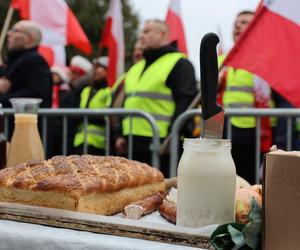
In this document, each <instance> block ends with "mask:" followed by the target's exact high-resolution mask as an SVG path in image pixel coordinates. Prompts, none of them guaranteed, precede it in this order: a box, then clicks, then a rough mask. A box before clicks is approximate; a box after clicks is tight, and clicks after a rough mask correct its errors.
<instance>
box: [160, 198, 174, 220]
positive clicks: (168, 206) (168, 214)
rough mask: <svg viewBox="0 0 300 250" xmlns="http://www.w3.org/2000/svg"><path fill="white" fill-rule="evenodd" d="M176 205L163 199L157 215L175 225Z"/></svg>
mask: <svg viewBox="0 0 300 250" xmlns="http://www.w3.org/2000/svg"><path fill="white" fill-rule="evenodd" d="M176 210H177V209H176V203H174V202H172V201H169V200H167V199H164V200H163V202H162V204H161V205H160V207H159V213H160V215H161V216H162V217H164V218H165V219H166V220H168V221H169V222H171V223H173V224H176Z"/></svg>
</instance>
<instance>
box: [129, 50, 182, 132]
mask: <svg viewBox="0 0 300 250" xmlns="http://www.w3.org/2000/svg"><path fill="white" fill-rule="evenodd" d="M181 58H184V54H182V53H178V52H176V53H168V54H165V55H163V56H161V57H160V58H159V59H157V60H156V61H155V62H153V63H152V64H151V65H149V66H148V68H147V69H146V70H145V71H144V67H145V60H142V61H140V62H138V63H137V64H135V65H134V66H132V67H131V68H130V70H129V71H128V73H127V74H126V78H125V94H126V99H125V103H124V108H125V109H139V110H142V111H145V112H148V113H150V114H151V115H153V116H154V118H155V120H156V124H157V126H158V129H159V134H160V137H161V138H164V137H166V136H167V134H168V128H169V126H170V121H171V118H172V116H173V114H174V111H175V103H174V100H173V98H172V92H171V89H170V88H169V87H167V86H166V80H167V78H168V76H169V74H170V72H171V71H172V69H173V68H174V66H175V64H176V63H177V62H178V60H180V59H181ZM129 125H130V119H129V118H126V119H124V120H123V134H124V135H128V134H129V133H130V132H131V133H132V134H133V135H138V136H147V137H151V136H152V135H153V132H152V128H151V126H150V124H149V122H148V121H146V120H145V119H143V118H141V117H133V118H132V131H129V130H130V127H129Z"/></svg>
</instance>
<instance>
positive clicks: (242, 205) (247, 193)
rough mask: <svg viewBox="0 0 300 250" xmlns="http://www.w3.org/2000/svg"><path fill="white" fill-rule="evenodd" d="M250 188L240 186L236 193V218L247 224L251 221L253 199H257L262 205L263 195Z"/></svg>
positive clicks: (237, 220) (239, 221)
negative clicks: (249, 216)
mask: <svg viewBox="0 0 300 250" xmlns="http://www.w3.org/2000/svg"><path fill="white" fill-rule="evenodd" d="M252 188H253V187H250V188H240V189H237V190H236V195H235V216H236V217H235V219H236V222H238V223H242V224H246V223H248V222H249V218H248V215H249V213H250V209H251V199H252V197H253V198H254V199H255V201H256V202H257V204H258V205H259V206H260V207H261V206H262V197H261V195H260V194H259V193H258V192H256V191H254V190H253V189H252Z"/></svg>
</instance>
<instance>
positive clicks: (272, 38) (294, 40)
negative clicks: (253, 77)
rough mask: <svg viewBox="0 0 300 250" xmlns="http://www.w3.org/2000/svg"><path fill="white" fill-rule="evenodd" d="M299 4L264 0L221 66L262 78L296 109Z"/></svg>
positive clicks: (299, 94)
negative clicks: (246, 71)
mask: <svg viewBox="0 0 300 250" xmlns="http://www.w3.org/2000/svg"><path fill="white" fill-rule="evenodd" d="M299 41H300V1H299V0H272V1H268V0H264V1H263V2H262V4H261V5H260V6H259V8H258V10H257V11H256V14H255V17H254V19H253V21H252V22H251V23H250V24H249V27H248V29H247V30H246V31H245V32H244V34H243V35H242V36H241V38H240V39H239V41H238V42H237V43H236V45H235V46H234V48H233V49H232V50H231V52H230V53H229V55H228V56H227V58H226V60H225V62H224V64H226V65H229V66H232V67H235V68H242V69H245V70H248V71H250V72H252V73H254V74H257V75H259V76H260V77H262V78H263V79H265V80H266V81H267V82H268V83H269V84H270V85H271V86H272V87H273V88H274V89H275V90H276V91H277V92H278V93H280V94H281V95H282V96H283V97H284V98H286V99H287V100H289V101H290V102H291V103H292V104H294V105H295V106H297V107H300V87H299V86H300V85H299V83H300V74H299V69H300V61H299V58H300V43H299Z"/></svg>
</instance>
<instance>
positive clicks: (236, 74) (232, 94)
mask: <svg viewBox="0 0 300 250" xmlns="http://www.w3.org/2000/svg"><path fill="white" fill-rule="evenodd" d="M253 79H254V78H253V74H252V73H250V72H248V71H246V70H242V69H234V68H231V67H229V68H228V70H227V80H226V88H225V92H224V95H223V104H224V107H225V108H245V109H247V108H254V105H255V96H254V93H253V87H254V81H253ZM231 123H232V124H233V125H234V126H236V127H238V128H254V127H255V126H256V121H255V118H254V117H246V116H245V117H232V118H231Z"/></svg>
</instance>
